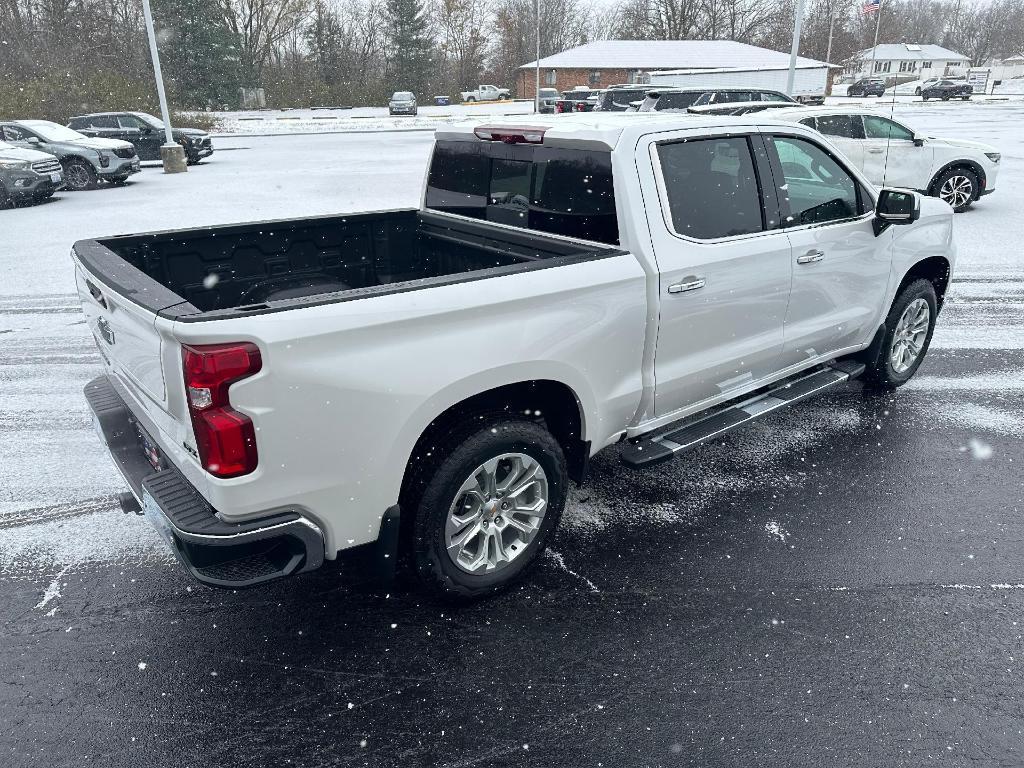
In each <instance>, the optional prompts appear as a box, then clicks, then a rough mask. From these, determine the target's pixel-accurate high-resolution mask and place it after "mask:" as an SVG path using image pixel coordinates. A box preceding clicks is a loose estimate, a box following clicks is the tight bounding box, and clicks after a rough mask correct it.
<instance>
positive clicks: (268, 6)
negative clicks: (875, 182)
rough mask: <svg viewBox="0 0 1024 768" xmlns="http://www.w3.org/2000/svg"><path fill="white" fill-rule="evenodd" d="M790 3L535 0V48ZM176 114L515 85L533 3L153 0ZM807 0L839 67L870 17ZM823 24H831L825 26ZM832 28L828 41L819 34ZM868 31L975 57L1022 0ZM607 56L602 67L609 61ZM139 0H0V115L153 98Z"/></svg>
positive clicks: (1015, 48) (928, 7)
mask: <svg viewBox="0 0 1024 768" xmlns="http://www.w3.org/2000/svg"><path fill="white" fill-rule="evenodd" d="M795 6H796V0H618V1H617V2H614V1H613V2H611V3H609V2H607V0H605V1H604V2H602V0H541V2H540V30H541V40H540V48H541V56H547V55H550V54H553V53H556V52H558V51H562V50H565V49H567V48H571V47H573V46H576V45H581V44H583V43H586V42H588V41H592V40H600V39H639V40H686V39H695V40H696V39H731V40H737V41H740V42H744V43H750V44H753V45H760V46H764V47H766V48H772V49H775V50H782V51H788V50H789V46H790V42H791V36H792V30H793V19H794V13H795ZM152 7H153V14H154V18H155V19H156V29H157V37H158V45H159V49H160V53H161V63H162V65H163V69H164V75H165V79H166V82H167V87H168V90H169V92H170V96H171V100H172V102H173V105H174V107H175V108H177V109H190V110H196V109H209V108H213V109H218V108H225V107H226V108H233V107H235V106H237V104H238V99H239V89H240V88H241V87H247V88H255V87H262V88H264V89H265V92H266V95H267V99H268V103H269V105H270V106H276V107H307V106H315V105H319V106H343V105H361V104H380V103H382V101H383V100H385V99H386V98H387V96H388V95H389V94H390V93H391V92H392V91H395V90H411V91H414V92H416V93H417V94H418V95H419V96H420V98H421V99H426V98H429V97H431V96H434V95H441V94H444V95H449V96H455V97H457V95H458V91H460V90H467V89H469V88H472V87H474V86H475V85H477V84H478V83H480V82H493V83H495V84H497V85H502V86H507V87H513V88H514V87H515V77H514V75H515V71H516V69H517V68H518V67H519V66H520V65H522V64H524V63H527V62H529V61H531V60H533V58H534V56H535V46H536V43H535V20H534V13H535V11H534V0H152ZM859 8H860V4H859V3H852V2H851V1H850V0H807V5H806V7H805V19H804V24H803V34H802V39H801V49H800V52H801V55H804V56H809V57H811V58H816V59H825V58H826V55H829V56H830V59H831V61H832V62H834V63H841V62H843V61H844V60H846V59H848V58H849V57H850V56H851V55H852V54H853V53H854V52H856V51H858V50H861V49H864V48H867V47H870V45H871V43H872V40H873V37H874V31H875V17H873V16H863V15H861V14H860V13H859ZM830 31H831V35H830ZM830 36H831V48H829V44H830V43H829V38H830ZM879 41H880V42H911V43H938V44H940V45H943V46H945V47H947V48H950V49H952V50H955V51H959V52H961V53H963V54H965V55H966V56H968V57H969V58H970V59H971V60H972V61H973V62H974V63H976V64H977V63H981V62H984V61H986V60H988V59H990V58H993V57H997V58H1002V57H1007V56H1011V55H1014V54H1018V53H1021V52H1022V51H1024V0H887V1H886V0H883V10H882V17H881V27H880V34H879ZM609 64H610V65H612V64H613V62H609ZM153 90H154V89H153V86H152V69H151V66H150V62H149V51H148V43H147V40H146V34H145V30H144V26H143V16H142V5H141V0H0V115H4V116H5V115H9V114H13V115H33V116H46V117H51V118H53V119H66V118H67V117H68V116H70V115H71V114H73V113H79V112H84V111H95V110H106V109H109V110H119V109H153V107H154V101H155V97H154V94H153Z"/></svg>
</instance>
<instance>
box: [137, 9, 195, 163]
mask: <svg viewBox="0 0 1024 768" xmlns="http://www.w3.org/2000/svg"><path fill="white" fill-rule="evenodd" d="M142 15H143V16H144V17H145V20H146V35H147V36H148V37H149V53H150V55H151V56H152V57H153V74H154V75H155V76H156V93H157V96H158V97H159V98H160V117H162V118H163V121H164V139H165V143H164V144H163V145H162V146H161V147H160V159H161V160H163V163H164V173H184V172H185V171H187V170H188V164H187V163H186V162H185V148H184V147H182V146H180V145H179V144H177V143H176V142H175V141H174V134H172V133H171V113H170V111H169V110H168V109H167V94H166V93H164V75H163V72H162V71H161V70H160V54H159V52H158V51H157V49H156V32H155V31H154V30H153V11H152V9H151V8H150V7H149V0H142Z"/></svg>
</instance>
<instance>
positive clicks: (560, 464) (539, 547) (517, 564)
mask: <svg viewBox="0 0 1024 768" xmlns="http://www.w3.org/2000/svg"><path fill="white" fill-rule="evenodd" d="M497 419H498V420H484V421H483V422H478V424H479V423H483V424H485V426H483V427H482V428H481V427H479V426H478V425H477V424H475V425H474V426H473V431H472V432H470V433H469V434H468V435H466V433H463V435H464V437H465V439H463V440H462V441H461V442H458V443H456V444H455V447H454V448H453V449H452V450H451V452H450V453H449V454H448V455H447V456H446V457H445V458H443V459H441V460H440V461H439V463H437V464H436V465H435V466H434V468H433V469H432V471H431V470H428V471H429V477H426V478H424V480H425V485H424V486H423V491H422V493H421V494H420V495H419V499H418V503H417V504H416V509H415V519H414V522H413V530H412V541H411V545H412V553H411V554H412V560H413V566H414V568H415V572H416V575H417V578H418V581H419V582H420V584H421V585H422V586H424V587H426V588H427V589H428V590H429V591H431V592H432V593H434V594H435V595H436V596H438V597H441V598H443V599H446V600H456V601H465V600H475V599H478V598H481V597H486V596H488V595H492V594H495V593H496V592H499V591H501V590H503V589H505V588H507V587H509V586H510V585H511V584H513V583H515V582H516V581H517V580H518V579H519V578H521V577H522V575H523V574H524V573H525V572H526V571H527V570H528V569H529V568H530V566H531V565H533V564H534V563H535V562H536V561H537V559H538V558H539V557H540V556H541V554H542V553H543V552H544V548H545V547H546V546H547V542H548V539H549V538H550V537H551V535H552V533H553V532H554V531H555V529H556V528H557V527H558V521H559V520H560V518H561V516H562V509H563V508H564V506H565V495H566V491H567V489H568V474H567V472H566V465H565V456H564V454H563V453H562V448H561V446H560V445H559V444H558V441H557V440H555V438H554V437H553V436H552V435H551V433H550V432H548V430H547V429H545V428H544V427H542V426H540V425H539V424H536V423H534V422H532V421H526V420H522V419H514V418H513V419H509V418H508V417H501V416H499V417H497ZM453 442H454V441H453ZM504 453H522V454H525V455H526V456H529V457H530V458H532V459H533V460H534V461H536V462H537V463H539V464H540V466H541V467H542V468H543V470H544V474H545V475H546V476H547V484H548V486H547V487H548V498H547V507H546V510H545V514H544V517H543V519H542V522H541V524H540V527H539V530H538V531H537V532H536V534H535V535H534V537H533V539H532V540H531V541H530V542H529V543H528V544H527V545H526V549H525V550H523V551H521V552H520V553H519V554H517V555H516V556H515V557H514V558H513V559H512V560H511V562H508V563H507V564H506V565H504V566H503V567H502V568H500V569H498V570H496V571H494V572H492V573H483V574H475V573H470V572H468V571H465V570H463V569H461V568H460V567H459V566H457V565H456V564H455V562H453V560H452V559H451V557H449V555H448V552H447V551H446V547H445V525H446V522H447V520H448V512H449V509H450V508H451V506H452V504H454V503H455V501H456V500H457V499H456V494H457V493H458V491H459V489H460V487H461V486H462V484H463V482H465V481H466V479H467V478H469V477H470V476H471V475H472V474H473V472H474V470H476V469H477V468H478V467H480V466H481V465H482V464H483V463H484V462H486V461H488V460H490V459H493V458H496V457H498V456H500V455H501V454H504Z"/></svg>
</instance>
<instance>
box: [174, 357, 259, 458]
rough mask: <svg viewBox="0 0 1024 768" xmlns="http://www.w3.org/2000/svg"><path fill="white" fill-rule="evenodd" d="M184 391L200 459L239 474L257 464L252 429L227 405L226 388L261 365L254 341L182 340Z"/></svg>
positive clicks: (246, 419) (253, 431) (244, 419)
mask: <svg viewBox="0 0 1024 768" xmlns="http://www.w3.org/2000/svg"><path fill="white" fill-rule="evenodd" d="M181 361H182V367H183V368H184V372H185V393H186V395H187V398H188V410H189V414H190V415H191V416H192V428H193V429H194V430H195V433H196V447H198V448H199V460H200V461H201V462H202V464H203V467H204V468H205V469H206V471H207V472H209V473H210V474H211V475H215V476H217V477H238V476H239V475H245V474H248V473H249V472H252V471H253V470H254V469H256V462H257V460H258V455H257V453H256V432H255V430H254V429H253V425H252V421H251V420H250V419H249V417H248V416H246V415H245V414H242V413H239V412H238V411H236V410H235V409H234V408H232V407H231V402H230V401H229V400H228V389H229V388H230V386H231V385H232V384H234V383H235V382H236V381H239V380H241V379H244V378H247V377H248V376H252V375H253V374H254V373H257V372H259V370H260V368H261V367H263V362H262V360H261V359H260V350H259V348H258V347H257V346H256V345H255V344H250V343H249V342H240V343H237V344H204V345H202V346H188V345H182V348H181Z"/></svg>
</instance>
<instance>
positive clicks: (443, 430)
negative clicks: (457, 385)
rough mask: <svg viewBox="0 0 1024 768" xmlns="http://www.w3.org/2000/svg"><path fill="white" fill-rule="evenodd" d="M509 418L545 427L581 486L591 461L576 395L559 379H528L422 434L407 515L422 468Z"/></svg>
mask: <svg viewBox="0 0 1024 768" xmlns="http://www.w3.org/2000/svg"><path fill="white" fill-rule="evenodd" d="M505 414H507V415H508V416H515V417H518V418H527V419H529V420H530V421H535V422H538V423H541V424H543V425H544V426H545V427H546V428H547V429H548V430H549V431H550V432H551V434H552V435H553V436H554V438H555V439H556V440H557V441H558V443H559V445H560V446H561V447H562V451H563V452H564V453H565V458H566V463H567V466H568V470H569V476H570V478H571V479H573V480H575V481H576V482H582V480H583V477H584V475H585V473H586V466H587V461H588V459H589V457H590V442H589V441H587V440H584V438H583V436H584V434H585V416H584V414H585V411H584V405H583V402H582V400H581V399H580V397H579V396H578V395H577V393H576V392H575V391H574V390H573V389H572V388H571V387H570V386H569V385H567V384H565V383H564V382H561V381H557V380H554V379H529V380H525V381H517V382H513V383H509V384H504V385H501V386H497V387H493V388H491V389H487V390H484V391H481V392H478V393H476V394H473V395H470V396H468V397H465V398H463V399H461V400H459V401H458V402H456V403H453V404H451V405H449V406H448V407H447V408H445V409H444V410H443V411H441V412H440V413H438V414H437V415H436V416H435V417H434V418H433V419H431V421H430V422H429V423H428V424H427V426H426V427H425V428H424V429H423V430H422V431H421V433H420V435H419V437H418V438H417V440H416V442H415V444H414V446H413V448H412V451H411V452H410V454H409V456H408V458H407V460H406V462H405V466H404V470H403V476H402V489H401V493H400V501H399V503H400V504H401V506H402V508H403V509H405V508H407V506H408V505H409V503H410V501H411V497H412V496H414V495H415V493H416V492H417V490H418V489H419V488H420V486H421V484H422V482H421V481H422V479H423V476H424V474H428V473H425V472H424V471H421V468H430V467H432V466H433V465H434V464H435V463H436V461H437V460H439V458H440V456H442V455H443V454H444V449H445V446H446V445H448V444H450V442H452V441H454V440H458V439H460V438H461V437H463V436H464V435H465V433H467V432H472V431H473V430H474V428H475V427H476V426H477V425H483V424H486V423H487V422H488V421H491V420H493V419H495V418H497V417H500V416H502V415H505Z"/></svg>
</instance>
